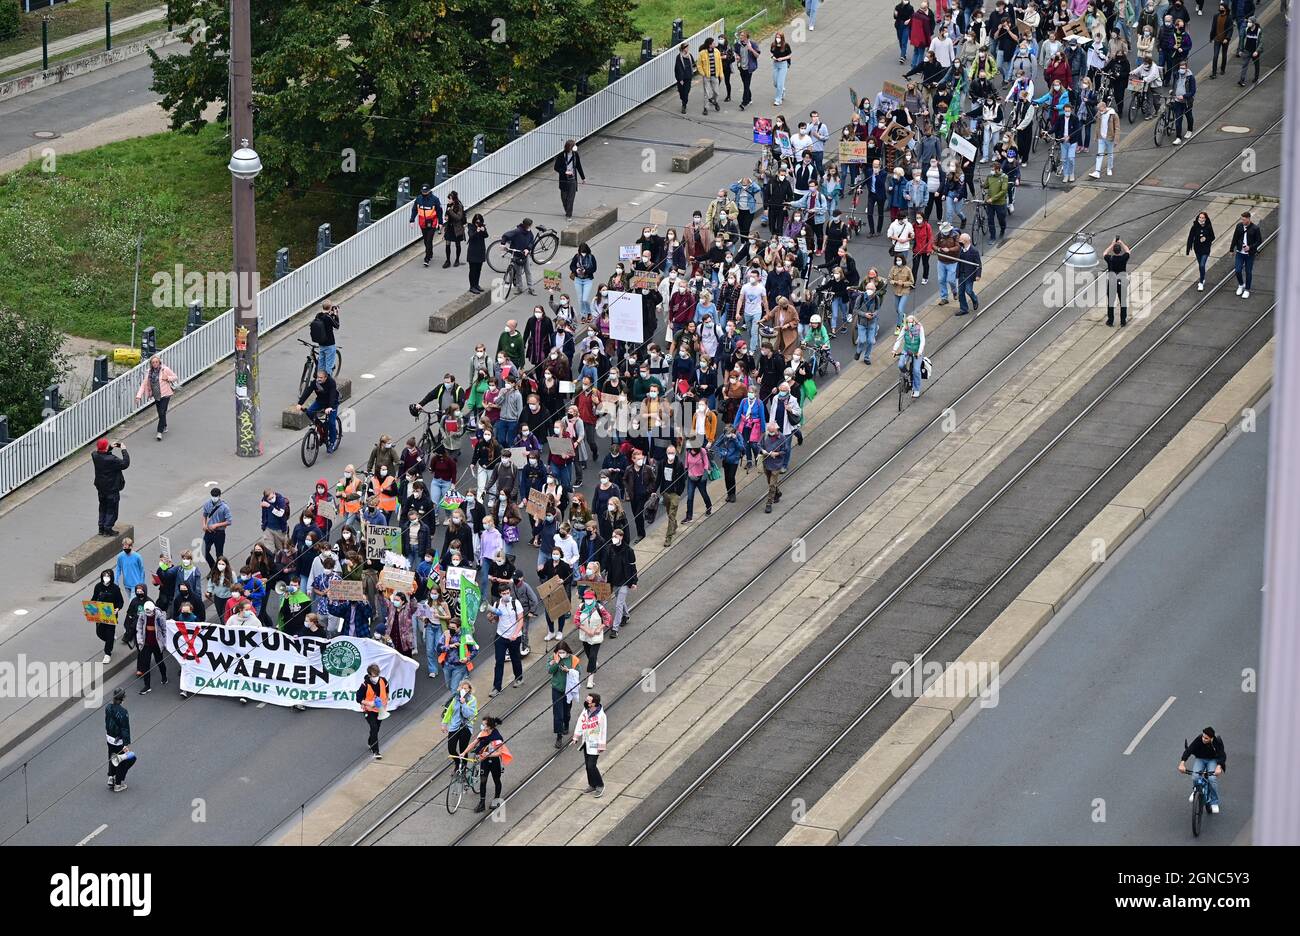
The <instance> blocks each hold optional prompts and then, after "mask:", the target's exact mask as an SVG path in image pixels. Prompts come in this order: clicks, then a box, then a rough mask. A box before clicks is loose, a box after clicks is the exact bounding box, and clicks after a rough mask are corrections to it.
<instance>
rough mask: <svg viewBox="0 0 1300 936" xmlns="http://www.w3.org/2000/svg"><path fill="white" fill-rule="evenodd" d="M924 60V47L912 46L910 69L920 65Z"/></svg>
mask: <svg viewBox="0 0 1300 936" xmlns="http://www.w3.org/2000/svg"><path fill="white" fill-rule="evenodd" d="M924 58H925V46H913V47H912V67H913V68H915V67H916V66H918V65H920V64H921V60H922V59H924Z"/></svg>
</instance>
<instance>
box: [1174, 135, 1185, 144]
mask: <svg viewBox="0 0 1300 936" xmlns="http://www.w3.org/2000/svg"><path fill="white" fill-rule="evenodd" d="M1182 142H1183V138H1182V137H1174V146H1177V145H1178V144H1180V143H1182Z"/></svg>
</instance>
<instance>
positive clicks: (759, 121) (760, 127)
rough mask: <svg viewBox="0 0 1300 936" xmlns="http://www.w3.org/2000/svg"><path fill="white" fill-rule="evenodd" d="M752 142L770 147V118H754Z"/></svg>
mask: <svg viewBox="0 0 1300 936" xmlns="http://www.w3.org/2000/svg"><path fill="white" fill-rule="evenodd" d="M754 142H755V143H761V144H762V145H763V146H771V145H772V118H771V117H755V118H754Z"/></svg>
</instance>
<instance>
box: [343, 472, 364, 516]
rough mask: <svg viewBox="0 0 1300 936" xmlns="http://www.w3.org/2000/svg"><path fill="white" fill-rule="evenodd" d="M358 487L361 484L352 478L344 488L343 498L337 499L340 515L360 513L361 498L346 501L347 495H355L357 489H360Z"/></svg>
mask: <svg viewBox="0 0 1300 936" xmlns="http://www.w3.org/2000/svg"><path fill="white" fill-rule="evenodd" d="M360 486H361V482H360V481H358V480H357V479H356V478H353V479H352V480H351V481H349V482H348V483H347V484H346V485H345V486H344V488H343V497H340V498H339V510H340V511H341V512H342V513H345V514H354V513H360V512H361V500H362V499H361V498H357V499H356V500H348V499H347V498H348V495H351V494H355V493H357V490H358V488H360Z"/></svg>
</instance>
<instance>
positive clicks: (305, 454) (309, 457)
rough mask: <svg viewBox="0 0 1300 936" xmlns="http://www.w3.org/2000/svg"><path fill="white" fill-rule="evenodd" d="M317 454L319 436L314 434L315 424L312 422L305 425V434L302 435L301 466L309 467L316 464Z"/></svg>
mask: <svg viewBox="0 0 1300 936" xmlns="http://www.w3.org/2000/svg"><path fill="white" fill-rule="evenodd" d="M318 455H320V437H319V436H318V435H317V434H316V424H315V423H312V424H311V425H310V426H308V427H307V434H306V435H304V436H303V437H302V463H303V466H304V467H307V468H310V467H311V466H312V465H314V464H316V457H317V456H318Z"/></svg>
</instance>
